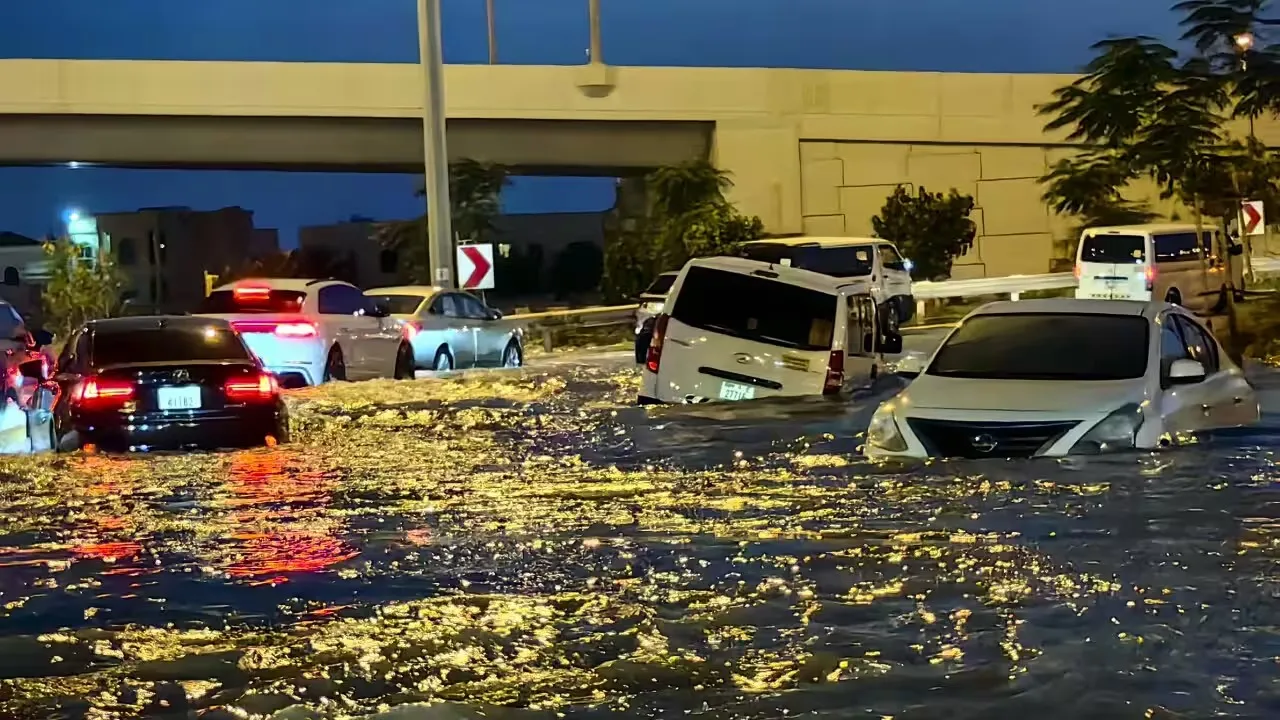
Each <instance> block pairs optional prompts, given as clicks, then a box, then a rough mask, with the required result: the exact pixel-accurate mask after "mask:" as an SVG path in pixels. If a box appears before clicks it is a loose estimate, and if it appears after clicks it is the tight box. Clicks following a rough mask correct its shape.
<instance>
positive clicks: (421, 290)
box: [364, 285, 444, 298]
mask: <svg viewBox="0 0 1280 720" xmlns="http://www.w3.org/2000/svg"><path fill="white" fill-rule="evenodd" d="M443 291H444V288H441V287H436V286H434V285H393V286H391V287H380V288H369V289H368V290H365V291H364V294H365V295H417V296H419V297H424V298H428V297H431V296H432V295H435V294H436V293H438V292H443Z"/></svg>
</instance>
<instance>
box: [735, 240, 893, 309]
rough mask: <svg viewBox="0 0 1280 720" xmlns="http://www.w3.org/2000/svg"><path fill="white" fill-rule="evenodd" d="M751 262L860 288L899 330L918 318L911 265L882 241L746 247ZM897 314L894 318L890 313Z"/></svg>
mask: <svg viewBox="0 0 1280 720" xmlns="http://www.w3.org/2000/svg"><path fill="white" fill-rule="evenodd" d="M742 250H743V255H744V256H745V257H748V258H751V259H752V260H760V261H762V262H768V263H773V264H775V265H786V266H788V267H795V268H801V269H804V270H811V271H813V272H816V273H822V274H823V275H830V276H832V277H838V278H844V279H845V280H847V281H849V282H857V283H861V285H862V288H863V290H862V291H863V292H865V293H868V294H869V295H871V297H872V299H874V300H875V302H876V305H877V306H879V307H880V309H881V317H882V319H883V320H885V321H887V322H889V323H890V325H889V326H888V327H889V329H891V330H896V329H897V327H898V325H899V324H900V323H905V322H910V321H911V318H913V317H915V314H916V303H915V296H914V295H913V290H912V285H911V261H910V260H907V259H906V258H904V257H902V253H900V252H898V248H897V246H895V245H894V244H893V243H891V242H889V241H888V240H884V239H881V238H856V237H793V238H772V239H769V240H754V241H752V242H749V243H746V244H744V245H743V247H742ZM888 310H892V311H893V312H886V311H888Z"/></svg>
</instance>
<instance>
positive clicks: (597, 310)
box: [506, 305, 640, 352]
mask: <svg viewBox="0 0 1280 720" xmlns="http://www.w3.org/2000/svg"><path fill="white" fill-rule="evenodd" d="M639 307H640V306H639V305H611V306H607V307H588V308H572V309H567V310H548V311H546V312H536V313H518V314H514V315H508V316H506V319H507V320H509V321H511V322H513V323H515V324H518V325H520V326H521V327H523V328H524V331H525V335H526V336H529V335H533V334H535V333H536V334H538V335H540V336H541V338H542V349H543V350H545V351H547V352H551V350H552V348H553V347H554V346H555V341H556V336H557V335H559V334H561V333H563V332H564V331H566V330H582V329H588V328H597V327H611V326H614V325H630V324H631V323H633V322H635V317H636V310H637V309H638V308H639Z"/></svg>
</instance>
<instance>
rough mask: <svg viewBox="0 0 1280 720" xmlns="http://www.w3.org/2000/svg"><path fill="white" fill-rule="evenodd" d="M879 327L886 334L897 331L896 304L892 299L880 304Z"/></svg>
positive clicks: (892, 333)
mask: <svg viewBox="0 0 1280 720" xmlns="http://www.w3.org/2000/svg"><path fill="white" fill-rule="evenodd" d="M880 329H881V332H883V333H884V334H885V335H886V336H889V335H894V334H897V332H898V304H897V303H896V302H894V301H892V300H890V301H889V302H887V303H885V304H884V305H881V306H880Z"/></svg>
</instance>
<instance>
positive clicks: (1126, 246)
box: [1080, 235, 1147, 265]
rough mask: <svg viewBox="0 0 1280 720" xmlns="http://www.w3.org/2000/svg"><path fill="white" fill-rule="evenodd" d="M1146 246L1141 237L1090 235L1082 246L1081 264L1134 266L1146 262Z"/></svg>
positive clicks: (1144, 240) (1144, 239)
mask: <svg viewBox="0 0 1280 720" xmlns="http://www.w3.org/2000/svg"><path fill="white" fill-rule="evenodd" d="M1146 246H1147V243H1146V238H1144V237H1142V236H1141V235H1090V236H1089V237H1086V238H1085V239H1084V240H1083V241H1082V242H1081V244H1080V262H1087V263H1108V264H1112V265H1123V264H1130V265H1132V264H1134V263H1140V262H1142V261H1143V260H1146V258H1147V252H1146Z"/></svg>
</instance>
